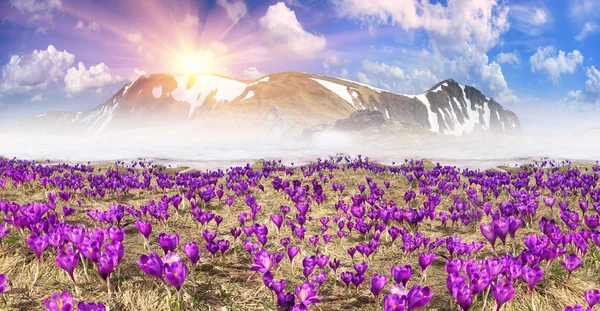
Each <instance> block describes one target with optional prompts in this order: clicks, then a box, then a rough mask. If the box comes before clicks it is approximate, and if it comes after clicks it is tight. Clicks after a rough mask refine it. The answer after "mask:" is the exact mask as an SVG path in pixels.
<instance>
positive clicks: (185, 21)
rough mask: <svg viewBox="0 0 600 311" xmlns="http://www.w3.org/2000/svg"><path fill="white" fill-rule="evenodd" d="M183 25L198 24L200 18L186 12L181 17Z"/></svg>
mask: <svg viewBox="0 0 600 311" xmlns="http://www.w3.org/2000/svg"><path fill="white" fill-rule="evenodd" d="M183 25H184V26H198V25H200V18H198V16H196V15H191V14H187V15H186V16H185V18H184V19H183Z"/></svg>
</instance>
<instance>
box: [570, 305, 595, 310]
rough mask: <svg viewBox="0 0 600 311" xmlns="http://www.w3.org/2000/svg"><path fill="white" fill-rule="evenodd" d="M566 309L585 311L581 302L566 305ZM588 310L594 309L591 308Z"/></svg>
mask: <svg viewBox="0 0 600 311" xmlns="http://www.w3.org/2000/svg"><path fill="white" fill-rule="evenodd" d="M565 311H583V307H582V306H581V305H580V304H575V305H573V306H566V307H565ZM587 311H592V310H591V309H590V308H588V309H587Z"/></svg>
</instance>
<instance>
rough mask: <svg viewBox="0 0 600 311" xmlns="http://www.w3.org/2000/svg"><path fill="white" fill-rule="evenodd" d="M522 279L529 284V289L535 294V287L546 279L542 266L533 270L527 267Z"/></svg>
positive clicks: (524, 269)
mask: <svg viewBox="0 0 600 311" xmlns="http://www.w3.org/2000/svg"><path fill="white" fill-rule="evenodd" d="M521 277H522V278H523V279H524V280H525V282H527V284H528V285H529V289H530V290H531V291H532V292H533V289H534V287H535V285H536V284H537V283H538V282H539V281H541V280H542V278H543V277H544V269H542V267H540V266H535V267H533V268H529V267H527V266H526V267H524V268H523V272H522V273H521Z"/></svg>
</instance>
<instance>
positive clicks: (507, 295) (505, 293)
mask: <svg viewBox="0 0 600 311" xmlns="http://www.w3.org/2000/svg"><path fill="white" fill-rule="evenodd" d="M492 296H493V297H494V299H496V311H499V310H500V308H502V305H503V304H504V303H506V302H507V301H509V300H511V299H512V298H513V297H514V296H515V289H514V288H513V287H512V284H511V282H510V279H508V278H505V277H503V276H502V275H500V276H499V277H498V280H497V281H496V284H494V285H493V286H492Z"/></svg>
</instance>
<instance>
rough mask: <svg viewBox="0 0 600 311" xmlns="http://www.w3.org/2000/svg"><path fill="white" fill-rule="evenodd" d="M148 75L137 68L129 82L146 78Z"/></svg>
mask: <svg viewBox="0 0 600 311" xmlns="http://www.w3.org/2000/svg"><path fill="white" fill-rule="evenodd" d="M147 74H148V73H146V72H145V71H144V70H138V69H137V68H135V69H134V70H133V73H132V74H131V75H130V76H129V81H135V80H137V79H138V78H139V77H140V76H145V75H147Z"/></svg>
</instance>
